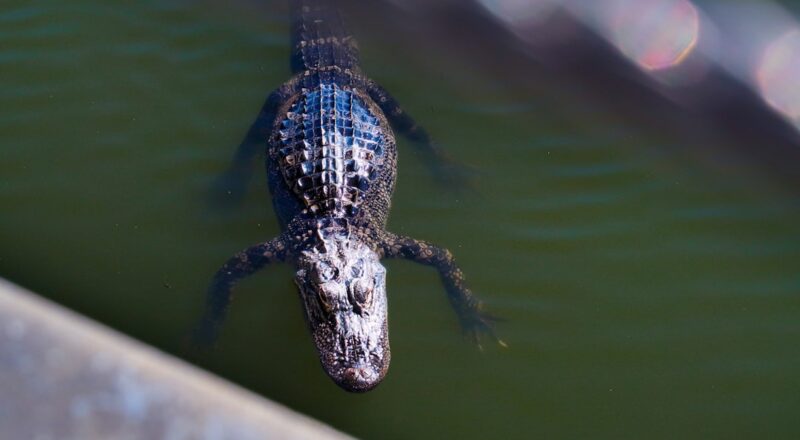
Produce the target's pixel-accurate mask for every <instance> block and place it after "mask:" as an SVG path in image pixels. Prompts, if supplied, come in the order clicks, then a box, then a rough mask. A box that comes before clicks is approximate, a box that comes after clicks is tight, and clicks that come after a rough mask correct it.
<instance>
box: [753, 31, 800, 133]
mask: <svg viewBox="0 0 800 440" xmlns="http://www.w3.org/2000/svg"><path fill="white" fill-rule="evenodd" d="M756 79H757V81H758V87H759V89H760V91H761V96H762V97H763V98H764V100H765V101H766V102H767V103H768V104H769V105H770V106H772V107H773V108H775V109H776V110H778V111H779V112H781V113H783V114H784V115H785V116H786V117H788V118H789V119H790V120H791V121H792V122H793V123H794V124H795V125H797V126H798V127H799V128H800V29H793V30H791V31H789V32H787V33H785V34H783V35H782V36H781V37H779V38H777V39H776V40H775V41H773V42H772V43H770V44H769V45H768V46H767V47H766V49H765V50H764V55H763V56H762V58H761V62H760V63H759V64H758V68H757V71H756Z"/></svg>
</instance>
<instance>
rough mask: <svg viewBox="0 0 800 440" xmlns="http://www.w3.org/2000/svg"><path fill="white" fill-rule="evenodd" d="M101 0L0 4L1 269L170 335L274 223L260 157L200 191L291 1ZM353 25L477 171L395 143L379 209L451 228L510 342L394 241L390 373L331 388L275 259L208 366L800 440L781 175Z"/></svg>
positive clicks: (368, 426) (596, 418)
mask: <svg viewBox="0 0 800 440" xmlns="http://www.w3.org/2000/svg"><path fill="white" fill-rule="evenodd" d="M114 3H116V4H112V3H109V2H102V1H89V0H84V1H81V2H63V1H35V2H29V1H18V0H10V1H6V2H5V3H4V4H3V6H2V8H0V72H2V75H0V78H2V79H0V81H2V89H0V109H2V113H0V140H1V141H2V145H1V146H0V212H1V213H2V214H0V249H2V250H1V251H0V275H2V276H4V277H7V278H9V279H11V280H13V281H16V282H18V283H20V284H22V285H24V286H27V287H29V288H32V289H34V290H36V291H38V292H40V293H42V294H44V295H46V296H47V297H49V298H52V299H54V300H56V301H58V302H60V303H63V304H65V305H67V306H69V307H71V308H74V309H77V310H79V311H81V312H82V313H85V314H87V315H89V316H91V317H93V318H95V319H97V320H99V321H101V322H104V323H106V324H108V325H110V326H112V327H114V328H117V329H120V330H122V331H124V332H126V333H129V334H131V335H133V336H135V337H137V338H140V339H143V340H145V341H147V342H148V343H151V344H154V345H155V346H157V347H160V348H162V349H164V350H166V351H169V352H172V353H176V354H178V355H181V353H183V351H182V350H183V347H184V342H185V336H186V333H187V332H188V329H189V328H190V327H191V326H192V325H193V322H194V321H195V319H196V318H197V317H198V316H199V314H200V312H201V307H202V304H203V300H204V292H205V288H206V285H207V283H208V281H209V279H210V277H211V275H212V274H213V273H214V271H215V270H216V269H217V267H218V266H219V265H220V264H221V263H222V262H224V261H225V259H227V258H228V257H229V256H230V255H232V254H233V253H234V252H236V251H238V250H240V249H241V248H244V247H246V246H249V245H251V244H254V243H256V242H259V241H263V240H266V239H268V238H270V237H272V236H274V235H275V234H276V232H277V231H278V226H277V223H276V220H275V216H274V215H273V213H272V211H271V207H270V203H269V197H268V195H267V192H266V185H265V184H264V180H263V172H262V171H261V167H260V166H257V168H255V169H256V170H257V174H256V176H257V178H256V179H254V180H253V182H252V184H251V185H250V190H249V193H248V196H247V198H246V200H244V202H243V203H242V205H241V206H238V207H233V208H231V209H229V210H219V209H216V208H213V207H211V206H209V204H208V203H207V199H206V196H207V194H208V189H209V187H210V184H211V182H212V181H213V179H214V177H215V176H216V175H217V174H218V173H219V172H221V171H222V170H224V168H225V167H226V165H227V163H228V160H229V158H230V157H231V155H232V153H233V151H234V148H235V146H236V145H237V144H238V142H239V140H240V139H241V137H242V136H243V134H244V132H245V131H246V129H247V127H248V126H249V124H250V122H251V121H252V119H253V118H254V117H255V115H256V113H257V111H258V109H259V108H260V106H261V104H262V102H263V100H264V98H265V97H266V95H267V94H268V93H269V92H270V90H271V89H272V88H274V87H276V86H277V85H279V84H280V83H281V82H283V81H284V80H285V79H286V78H288V65H287V62H286V60H287V57H288V39H287V37H286V35H287V22H286V16H285V13H286V8H285V7H284V6H282V5H280V4H279V5H275V6H273V5H269V4H267V5H265V6H257V7H256V6H252V5H249V4H241V5H238V6H236V7H227V6H224V5H222V4H221V3H220V4H217V3H216V2H205V3H179V4H170V3H164V2H150V1H146V2H114ZM361 46H362V48H363V58H364V64H365V69H366V70H367V71H368V72H369V73H370V74H371V75H372V76H373V77H374V78H375V79H376V80H378V81H380V82H382V83H383V84H384V85H386V87H387V88H389V89H391V90H392V91H394V92H395V94H396V95H397V97H398V99H400V100H401V102H403V103H404V104H405V105H406V107H407V109H408V110H409V111H410V112H412V113H413V114H414V115H415V116H416V117H417V118H418V119H419V120H420V121H421V122H423V123H424V124H425V125H426V126H427V127H428V128H429V130H430V131H431V132H432V133H433V134H434V135H435V137H436V138H437V139H438V140H439V142H440V143H441V144H442V145H443V146H445V147H446V148H447V149H449V151H451V152H452V154H453V156H455V157H457V158H458V159H459V160H460V161H462V162H463V163H465V164H468V165H469V166H471V167H472V168H473V169H474V170H475V174H474V182H475V184H474V189H473V190H472V191H453V190H448V189H447V188H444V187H442V186H441V185H440V184H438V183H437V181H436V180H435V179H433V178H432V177H431V176H430V175H429V173H428V172H427V168H426V167H425V166H424V164H423V163H421V160H420V158H419V157H418V156H417V155H416V154H415V152H414V150H413V148H412V146H411V145H409V143H408V142H405V141H401V144H400V155H401V156H400V175H399V183H398V190H397V193H396V195H395V198H394V208H393V211H392V216H391V221H390V223H391V227H392V229H394V230H395V231H398V232H402V233H405V234H409V235H413V236H417V237H421V238H425V239H428V240H431V241H435V242H438V243H441V244H443V245H446V246H448V247H450V248H451V249H452V250H453V252H454V253H455V254H456V256H457V258H458V260H459V261H460V263H461V265H462V266H463V269H464V271H465V273H466V274H467V276H468V281H469V282H470V284H471V286H472V287H473V288H474V290H475V291H476V292H478V293H480V294H482V296H483V297H484V298H485V299H486V301H487V303H488V304H489V306H490V307H491V309H492V310H493V311H494V312H495V313H496V314H497V315H500V316H502V317H504V318H506V319H507V321H506V322H503V323H502V324H501V325H500V326H499V329H498V331H499V333H500V334H501V335H502V337H503V338H504V339H506V340H507V341H508V343H509V345H510V348H509V349H507V350H503V349H500V348H496V347H492V346H490V347H487V348H486V349H485V350H484V351H483V352H480V351H478V350H477V349H476V348H475V347H473V346H471V345H470V344H468V343H467V342H466V341H465V340H464V339H462V337H461V335H460V334H459V331H458V328H457V324H456V320H455V317H454V314H453V313H452V311H451V310H450V309H449V306H448V304H447V301H446V299H445V296H444V292H443V290H442V288H441V287H440V285H439V284H438V279H437V276H436V274H435V273H434V272H432V271H431V270H428V269H426V268H424V267H419V266H416V265H414V264H412V263H407V262H402V261H389V262H387V263H386V264H387V267H388V269H389V275H388V285H389V295H390V321H391V340H392V349H393V363H392V367H391V370H390V374H389V375H388V378H387V379H386V381H385V382H384V383H383V384H382V385H381V386H380V387H379V388H378V389H376V390H375V391H373V392H370V393H368V394H366V395H351V394H347V393H345V392H343V391H341V390H340V389H339V388H337V387H336V386H335V385H334V384H333V383H332V382H331V381H330V380H329V379H328V378H327V377H326V376H325V375H324V373H323V372H322V370H321V368H320V367H319V364H318V361H317V358H316V354H315V352H314V349H313V346H312V343H311V341H310V338H309V336H308V334H307V332H306V328H305V324H304V322H303V318H302V314H301V309H300V303H299V301H298V298H297V293H296V290H295V288H294V286H293V284H292V282H291V275H292V273H291V270H290V268H288V267H285V266H276V267H271V268H269V269H267V270H265V271H264V272H263V273H261V274H259V275H257V276H254V277H252V278H251V279H248V280H246V281H245V282H243V283H242V284H241V285H240V287H239V289H238V290H237V294H238V295H237V298H236V301H235V303H234V305H233V308H232V311H231V315H230V319H229V321H228V323H227V326H226V327H225V329H224V333H223V336H222V338H221V340H220V344H219V348H218V350H217V351H216V352H215V353H214V354H213V355H211V356H209V357H207V358H203V359H199V360H197V362H198V363H200V364H201V365H202V366H203V367H205V368H209V369H211V370H213V371H215V372H216V373H219V374H220V375H222V376H225V377H227V378H229V379H230V380H233V381H235V382H237V383H239V384H242V385H243V386H245V387H247V388H250V389H252V390H254V391H256V392H258V393H260V394H263V395H265V396H267V397H269V398H271V399H275V400H277V401H279V402H282V403H284V404H286V405H288V406H290V407H292V408H294V409H296V410H299V411H302V412H304V413H308V414H310V415H312V416H314V417H317V418H319V419H321V420H323V421H325V422H327V423H330V424H331V425H333V426H335V427H336V428H338V429H341V430H343V431H346V432H349V433H352V434H354V435H357V436H360V437H364V438H398V439H399V438H409V439H410V438H415V439H416V438H462V439H467V438H476V439H477V438H481V439H483V438H613V439H618V438H733V437H737V438H779V437H781V438H797V437H798V435H800V421H798V418H797V414H798V411H800V375H799V374H798V371H800V344H798V338H800V275H798V270H797V267H798V263H800V200H799V199H798V197H797V190H796V188H794V189H792V188H787V187H785V186H782V185H781V184H779V183H778V182H775V181H774V180H773V179H772V178H771V177H770V175H769V173H768V172H764V171H763V170H756V169H750V167H748V166H747V165H746V164H735V165H731V164H729V163H728V162H727V161H726V158H725V157H719V158H717V159H718V160H716V161H715V160H712V161H705V162H703V161H696V160H694V158H693V157H692V156H691V155H687V154H685V152H686V148H673V147H674V146H675V145H674V143H675V142H680V141H679V140H678V141H676V140H674V139H660V138H658V137H657V136H655V135H653V134H651V133H647V132H642V131H641V130H638V129H637V127H635V126H633V125H631V124H628V123H626V122H625V121H623V120H619V119H615V118H614V116H613V115H608V114H605V113H604V112H603V110H602V108H598V107H597V106H594V107H592V106H586V105H581V103H580V102H575V101H574V100H564V99H561V97H560V95H559V92H558V90H555V89H554V90H553V92H552V93H550V94H547V93H545V94H543V95H542V96H517V95H515V94H514V93H513V91H509V90H507V89H503V88H502V87H499V86H498V85H497V84H495V83H494V82H493V81H492V80H491V78H484V77H479V76H477V75H464V77H463V78H461V77H458V75H455V74H454V73H453V72H452V71H450V72H447V73H442V72H441V71H437V67H436V66H437V64H435V63H434V64H432V63H428V62H426V61H425V60H424V59H422V58H423V57H421V56H415V50H414V48H400V49H398V48H394V47H391V48H385V47H381V46H380V43H373V44H371V43H370V41H362V42H361ZM565 87H569V85H568V84H567V85H565ZM754 148H757V146H754ZM677 151H679V152H681V153H676V152H677ZM713 151H715V152H716V153H715V154H720V153H719V151H721V150H719V149H717V150H713ZM722 151H724V150H722Z"/></svg>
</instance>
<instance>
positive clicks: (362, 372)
mask: <svg viewBox="0 0 800 440" xmlns="http://www.w3.org/2000/svg"><path fill="white" fill-rule="evenodd" d="M368 377H369V373H368V372H367V370H366V369H365V368H348V369H346V370H344V378H345V380H347V381H348V382H363V381H365V380H366V379H367V378H368Z"/></svg>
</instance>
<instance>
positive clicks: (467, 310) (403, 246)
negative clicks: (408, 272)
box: [382, 233, 506, 347]
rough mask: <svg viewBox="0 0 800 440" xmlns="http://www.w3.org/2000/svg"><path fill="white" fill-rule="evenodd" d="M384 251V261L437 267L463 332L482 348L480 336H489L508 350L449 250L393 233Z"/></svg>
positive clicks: (387, 236)
mask: <svg viewBox="0 0 800 440" xmlns="http://www.w3.org/2000/svg"><path fill="white" fill-rule="evenodd" d="M382 248H383V256H384V257H385V258H405V259H408V260H412V261H415V262H417V263H421V264H424V265H427V266H433V267H434V268H436V270H438V271H439V276H440V277H441V279H442V284H444V287H445V290H446V291H447V298H448V299H449V300H450V304H451V305H452V306H453V309H454V310H455V311H456V314H457V315H458V318H459V321H460V322H461V328H462V329H463V330H464V332H465V333H466V334H467V335H468V336H469V337H470V338H471V339H472V340H473V342H475V343H476V344H478V347H481V345H480V336H481V335H487V336H490V337H491V338H493V339H494V340H496V341H497V343H498V344H500V345H501V346H503V347H506V344H505V342H503V341H502V340H500V339H499V338H497V336H496V335H495V333H494V329H493V324H494V322H496V321H497V320H498V319H497V318H495V317H493V316H492V315H490V314H488V313H487V312H486V311H485V310H484V304H483V302H482V301H481V300H480V299H478V298H477V297H476V296H475V295H474V294H473V293H472V291H471V290H470V289H469V288H468V287H467V286H466V284H465V283H464V273H463V272H462V271H461V269H459V268H458V266H457V265H456V263H455V259H454V258H453V254H452V253H450V251H449V250H447V249H445V248H441V247H438V246H435V245H433V244H431V243H428V242H425V241H422V240H416V239H414V238H411V237H405V236H400V235H395V234H391V233H387V234H386V236H385V238H384V241H383V246H382Z"/></svg>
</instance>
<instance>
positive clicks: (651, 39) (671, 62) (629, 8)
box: [611, 0, 700, 70]
mask: <svg viewBox="0 0 800 440" xmlns="http://www.w3.org/2000/svg"><path fill="white" fill-rule="evenodd" d="M618 6H620V7H617V8H615V11H616V12H615V16H614V17H612V18H611V23H612V27H611V34H612V39H613V41H614V43H615V44H616V46H617V48H618V49H619V50H620V51H622V53H623V54H625V55H626V56H627V57H628V58H630V59H631V60H633V61H634V62H635V63H636V64H638V65H639V66H640V67H641V68H643V69H646V70H660V69H666V68H669V67H672V66H675V65H678V64H680V63H681V62H682V61H683V60H684V59H686V57H687V56H688V55H689V54H690V53H691V52H692V50H693V49H694V48H695V47H696V46H697V41H698V38H699V34H700V18H699V15H698V13H697V8H695V6H694V5H693V4H692V3H691V2H689V1H688V0H635V1H634V0H630V1H622V2H620V3H619V4H618Z"/></svg>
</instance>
